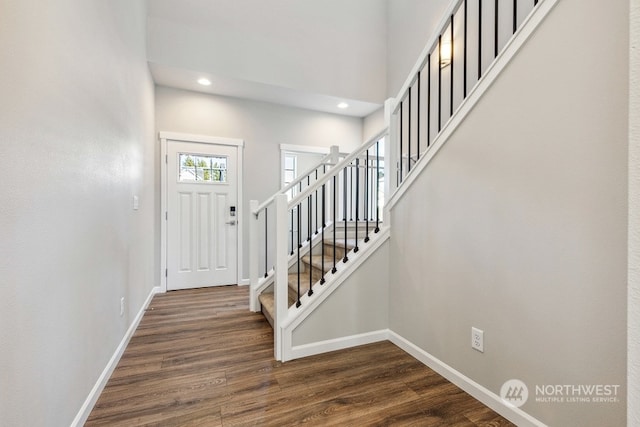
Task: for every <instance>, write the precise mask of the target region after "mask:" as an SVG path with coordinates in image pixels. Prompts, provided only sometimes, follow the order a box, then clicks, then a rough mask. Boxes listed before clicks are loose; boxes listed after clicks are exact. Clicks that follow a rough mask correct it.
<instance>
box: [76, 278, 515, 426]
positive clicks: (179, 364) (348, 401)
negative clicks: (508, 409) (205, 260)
mask: <svg viewBox="0 0 640 427" xmlns="http://www.w3.org/2000/svg"><path fill="white" fill-rule="evenodd" d="M248 298H249V297H248V287H236V286H225V287H217V288H208V289H196V290H188V291H175V292H169V293H167V294H160V295H156V296H155V297H154V299H153V301H152V302H151V305H150V306H149V308H148V310H147V312H146V313H145V315H144V318H143V319H142V321H141V323H140V326H139V327H138V329H137V331H136V333H135V335H134V336H133V338H132V339H131V342H130V343H129V345H128V347H127V349H126V350H125V353H124V355H123V357H122V359H121V360H120V363H119V364H118V367H117V368H116V370H115V371H114V373H113V375H112V376H111V378H110V380H109V382H108V384H107V386H106V387H105V389H104V391H103V392H102V394H101V396H100V398H99V400H98V402H97V403H96V406H95V407H94V409H93V411H92V412H91V414H90V416H89V419H88V421H87V423H86V424H85V425H87V426H207V427H208V426H212V427H214V426H225V427H226V426H279V427H281V426H293V425H301V424H305V425H311V426H370V425H379V426H465V427H470V426H513V424H511V423H510V422H508V421H507V420H505V419H504V418H502V417H500V416H499V415H497V414H496V413H495V412H493V411H491V410H490V409H488V408H487V407H485V406H484V405H482V404H481V403H480V402H478V401H477V400H475V399H473V398H472V397H471V396H469V395H468V394H466V393H465V392H463V391H462V390H460V389H459V388H457V387H456V386H454V385H453V384H451V383H450V382H448V381H447V380H445V379H444V378H443V377H441V376H440V375H438V374H436V373H435V372H434V371H432V370H431V369H429V368H427V367H426V366H424V365H423V364H422V363H420V362H418V361H417V360H416V359H414V358H412V357H411V356H409V355H408V354H407V353H405V352H404V351H402V350H400V349H399V348H398V347H396V346H395V345H393V344H391V343H389V342H383V343H377V344H371V345H366V346H362V347H357V348H352V349H348V350H342V351H337V352H333V353H329V354H324V355H319V356H313V357H309V358H305V359H301V360H295V361H292V362H287V363H284V364H282V363H279V362H276V361H275V360H274V359H273V332H272V329H271V327H270V326H269V324H268V323H267V322H266V320H265V319H264V317H263V316H262V314H255V313H251V312H249V309H248V308H249V307H248Z"/></svg>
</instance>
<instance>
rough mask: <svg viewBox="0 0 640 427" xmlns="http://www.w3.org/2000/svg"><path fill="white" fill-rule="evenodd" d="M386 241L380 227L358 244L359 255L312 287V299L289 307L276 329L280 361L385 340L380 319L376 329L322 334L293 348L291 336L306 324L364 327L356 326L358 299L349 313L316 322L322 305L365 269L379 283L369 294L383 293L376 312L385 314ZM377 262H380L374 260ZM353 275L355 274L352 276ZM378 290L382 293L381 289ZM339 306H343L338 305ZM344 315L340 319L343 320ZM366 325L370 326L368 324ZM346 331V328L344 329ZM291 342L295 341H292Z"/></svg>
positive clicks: (351, 256)
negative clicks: (351, 323) (348, 323)
mask: <svg viewBox="0 0 640 427" xmlns="http://www.w3.org/2000/svg"><path fill="white" fill-rule="evenodd" d="M389 237H390V231H389V227H388V226H385V227H381V228H380V231H379V232H378V233H372V234H371V235H370V240H369V242H367V243H364V242H363V241H360V242H359V251H358V252H356V253H354V252H353V251H351V252H349V254H348V257H349V261H348V262H347V263H346V264H342V267H341V268H339V269H338V271H337V272H336V273H335V274H327V276H326V282H325V284H324V285H321V286H314V293H313V295H312V296H308V295H306V294H305V295H303V297H302V298H301V302H302V304H301V306H300V307H297V308H296V307H295V306H293V307H291V308H290V309H289V311H288V316H287V318H286V319H285V320H284V321H283V322H282V323H281V325H279V326H278V327H279V328H280V331H281V336H282V341H281V342H282V349H281V354H282V361H283V362H286V361H289V360H294V359H298V358H301V357H306V356H311V355H314V354H320V353H325V352H328V351H333V350H337V349H342V348H348V347H353V346H356V345H362V344H366V343H371V342H376V341H382V340H385V339H387V336H388V333H387V325H388V318H387V317H388V316H384V315H383V316H382V321H381V322H379V323H380V325H381V326H380V327H379V328H376V327H375V326H374V327H370V326H369V327H365V329H367V330H363V331H361V332H358V333H355V334H354V333H347V334H346V335H345V334H343V333H340V332H339V331H337V332H336V331H334V332H333V333H332V332H328V333H325V335H327V336H325V337H323V338H322V339H319V340H317V341H313V342H305V343H302V344H297V345H296V344H295V342H294V334H295V332H296V331H299V330H301V328H303V327H304V325H306V324H307V323H308V322H313V321H317V322H321V323H323V324H325V325H326V324H328V323H330V322H331V321H338V322H339V321H340V319H343V318H344V317H348V318H349V319H351V320H352V321H354V322H356V323H359V324H361V325H362V324H366V323H367V322H357V320H358V315H359V314H361V313H362V311H359V310H356V308H357V303H358V302H359V301H363V300H364V299H363V298H362V296H361V295H359V296H358V298H354V300H353V301H348V302H347V303H349V302H351V303H352V304H353V307H352V310H351V311H350V312H348V313H344V310H341V312H332V313H331V314H332V316H331V318H330V319H327V318H326V317H323V318H316V316H318V313H321V311H320V310H319V308H320V307H322V306H323V305H326V304H332V303H334V302H335V301H336V298H337V297H339V296H340V295H339V294H340V292H339V291H340V290H344V289H345V288H346V287H349V286H350V285H352V284H354V280H353V279H354V278H355V277H356V276H357V274H356V273H358V272H362V271H363V269H365V268H366V269H367V270H368V271H369V272H370V273H369V274H373V275H374V277H375V278H376V279H377V281H378V282H379V283H376V284H374V285H372V287H374V286H376V288H375V289H374V290H372V291H375V292H378V293H380V292H382V293H384V296H385V298H383V300H384V305H381V307H379V308H378V310H379V312H380V313H386V312H387V304H386V302H387V299H386V297H387V296H388V292H387V291H386V290H385V289H387V288H388V263H387V260H388V256H385V254H386V252H385V251H387V250H388V244H387V242H388V241H389ZM377 258H380V259H377ZM354 274H356V275H355V276H354ZM381 287H382V289H381ZM341 304H343V305H344V304H345V302H344V301H341ZM343 315H344V316H343ZM369 323H370V322H369ZM347 329H348V328H347ZM295 341H299V339H298V337H296V340H295Z"/></svg>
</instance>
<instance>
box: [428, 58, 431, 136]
mask: <svg viewBox="0 0 640 427" xmlns="http://www.w3.org/2000/svg"><path fill="white" fill-rule="evenodd" d="M430 144H431V54H428V55H427V148H429V145H430Z"/></svg>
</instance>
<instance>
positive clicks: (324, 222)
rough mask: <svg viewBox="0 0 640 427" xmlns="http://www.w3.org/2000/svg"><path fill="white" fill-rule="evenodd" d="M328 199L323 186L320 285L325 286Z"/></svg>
mask: <svg viewBox="0 0 640 427" xmlns="http://www.w3.org/2000/svg"><path fill="white" fill-rule="evenodd" d="M324 173H326V172H325V170H324V166H323V174H324ZM326 197H327V194H326V191H325V184H322V234H321V237H320V240H321V241H320V245H321V246H322V272H321V273H322V277H321V278H320V284H321V285H324V282H325V280H324V273H325V270H324V229H325V228H326V226H327V223H326V218H325V212H326V206H325V198H326Z"/></svg>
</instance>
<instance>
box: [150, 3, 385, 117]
mask: <svg viewBox="0 0 640 427" xmlns="http://www.w3.org/2000/svg"><path fill="white" fill-rule="evenodd" d="M147 24H148V25H147V26H148V29H147V36H148V37H147V40H148V41H147V51H148V60H149V66H150V70H151V74H152V75H153V78H154V80H155V82H156V83H157V84H159V85H163V86H169V87H175V88H180V89H186V90H192V91H198V92H203V93H211V94H216V95H223V96H231V97H237V98H244V99H252V100H257V101H264V102H271V103H276V104H281V105H287V106H292V107H297V108H304V109H311V110H317V111H324V112H329V113H335V114H342V115H349V116H356V117H364V116H367V115H369V114H371V113H372V112H374V111H376V110H377V109H379V108H380V107H381V106H382V104H383V102H384V97H385V92H386V67H385V61H386V0H349V1H348V2H345V1H344V0H322V1H316V0H151V1H148V20H147ZM201 77H206V78H207V79H209V80H210V81H211V83H212V84H211V85H210V86H202V85H199V84H198V83H197V80H198V79H199V78H201ZM341 102H345V103H347V104H348V105H349V107H348V108H346V109H340V108H338V107H337V105H338V104H339V103H341Z"/></svg>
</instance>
